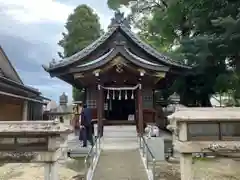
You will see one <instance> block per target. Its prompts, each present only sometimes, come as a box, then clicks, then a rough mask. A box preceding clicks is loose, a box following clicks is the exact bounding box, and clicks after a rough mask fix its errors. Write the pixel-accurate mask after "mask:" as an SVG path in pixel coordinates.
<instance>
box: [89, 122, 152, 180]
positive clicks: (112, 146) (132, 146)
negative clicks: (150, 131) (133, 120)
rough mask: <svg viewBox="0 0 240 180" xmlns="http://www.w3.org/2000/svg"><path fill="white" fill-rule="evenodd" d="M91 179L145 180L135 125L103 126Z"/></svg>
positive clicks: (145, 175)
mask: <svg viewBox="0 0 240 180" xmlns="http://www.w3.org/2000/svg"><path fill="white" fill-rule="evenodd" d="M101 146H102V152H101V154H100V158H99V161H98V164H97V167H96V169H95V172H94V175H93V180H147V179H148V178H147V174H146V170H145V169H144V165H143V163H142V159H141V156H140V153H139V150H138V146H139V145H138V138H137V133H136V126H126V125H125V126H105V127H104V134H103V138H102V142H101Z"/></svg>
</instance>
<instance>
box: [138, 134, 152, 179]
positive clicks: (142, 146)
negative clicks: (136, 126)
mask: <svg viewBox="0 0 240 180" xmlns="http://www.w3.org/2000/svg"><path fill="white" fill-rule="evenodd" d="M139 148H140V149H141V150H142V154H143V157H145V158H146V166H147V170H150V168H149V162H151V161H152V175H153V177H152V180H156V158H155V156H154V155H153V153H152V151H151V150H150V148H149V146H148V144H147V142H146V140H145V138H144V137H143V136H139ZM148 155H150V156H151V160H149V157H148Z"/></svg>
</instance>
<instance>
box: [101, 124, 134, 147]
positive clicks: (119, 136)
mask: <svg viewBox="0 0 240 180" xmlns="http://www.w3.org/2000/svg"><path fill="white" fill-rule="evenodd" d="M101 146H102V149H103V150H121V149H124V150H126V149H138V147H139V145H138V138H137V132H136V126H135V125H121V126H104V133H103V137H102V140H101Z"/></svg>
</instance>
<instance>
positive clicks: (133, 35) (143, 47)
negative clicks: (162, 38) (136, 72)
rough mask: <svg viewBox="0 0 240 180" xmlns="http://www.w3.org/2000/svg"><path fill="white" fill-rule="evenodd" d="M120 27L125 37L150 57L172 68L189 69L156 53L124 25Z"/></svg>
mask: <svg viewBox="0 0 240 180" xmlns="http://www.w3.org/2000/svg"><path fill="white" fill-rule="evenodd" d="M120 27H121V28H122V29H123V31H124V32H125V33H127V35H128V36H129V37H131V38H132V40H133V41H134V42H135V43H136V44H138V45H139V46H140V47H141V48H142V49H144V50H145V51H146V52H147V53H149V54H151V55H152V56H154V57H156V58H157V59H159V60H160V59H161V60H164V61H165V62H166V63H169V64H171V65H174V66H180V67H184V68H190V67H189V66H187V65H184V64H181V63H180V62H179V63H178V62H176V61H174V60H172V59H171V58H169V57H168V56H166V55H164V54H162V53H160V52H159V51H157V50H156V49H155V48H154V47H152V46H150V45H149V44H147V43H145V42H144V41H143V40H142V39H141V38H140V37H139V36H138V35H137V34H135V33H133V32H132V31H131V30H130V29H129V28H127V27H126V26H125V25H124V24H121V25H120Z"/></svg>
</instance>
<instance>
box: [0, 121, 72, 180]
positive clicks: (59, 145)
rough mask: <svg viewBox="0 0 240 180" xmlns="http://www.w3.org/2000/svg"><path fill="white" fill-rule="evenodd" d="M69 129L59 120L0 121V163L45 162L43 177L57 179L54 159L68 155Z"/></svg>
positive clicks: (50, 179) (51, 179) (47, 179)
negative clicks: (65, 150) (64, 149)
mask: <svg viewBox="0 0 240 180" xmlns="http://www.w3.org/2000/svg"><path fill="white" fill-rule="evenodd" d="M72 132H73V131H72V129H70V128H69V126H64V125H63V124H62V123H59V122H58V121H0V163H44V164H45V179H44V180H59V178H58V169H57V168H58V167H57V161H58V160H59V159H60V158H62V157H63V156H65V157H67V152H64V151H63V148H66V147H63V144H64V145H65V146H66V140H67V136H68V134H70V133H72ZM63 153H65V154H63Z"/></svg>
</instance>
